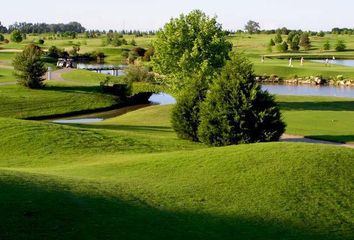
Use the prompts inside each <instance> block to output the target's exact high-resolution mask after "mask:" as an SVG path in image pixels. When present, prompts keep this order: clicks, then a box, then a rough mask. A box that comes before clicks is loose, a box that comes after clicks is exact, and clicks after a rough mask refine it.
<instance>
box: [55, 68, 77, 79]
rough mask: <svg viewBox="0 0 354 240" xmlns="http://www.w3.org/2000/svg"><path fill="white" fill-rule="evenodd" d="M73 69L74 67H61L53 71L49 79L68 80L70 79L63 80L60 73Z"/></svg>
mask: <svg viewBox="0 0 354 240" xmlns="http://www.w3.org/2000/svg"><path fill="white" fill-rule="evenodd" d="M73 70H74V69H72V68H63V69H59V70H56V71H53V72H52V79H51V81H60V82H70V81H67V80H65V79H64V78H63V77H62V76H61V75H62V74H63V73H67V72H71V71H73Z"/></svg>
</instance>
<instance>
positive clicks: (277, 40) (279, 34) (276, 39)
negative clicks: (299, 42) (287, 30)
mask: <svg viewBox="0 0 354 240" xmlns="http://www.w3.org/2000/svg"><path fill="white" fill-rule="evenodd" d="M274 42H275V43H278V44H279V43H282V42H283V38H282V37H281V33H280V32H278V33H277V35H275V38H274Z"/></svg>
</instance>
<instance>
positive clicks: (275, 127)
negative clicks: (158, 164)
mask: <svg viewBox="0 0 354 240" xmlns="http://www.w3.org/2000/svg"><path fill="white" fill-rule="evenodd" d="M254 79H255V78H254V74H253V69H252V64H251V62H250V61H249V60H247V59H246V58H245V57H244V56H242V55H235V56H233V57H232V59H231V61H229V62H228V63H227V64H226V66H225V67H224V69H223V71H222V73H221V76H220V77H219V78H218V79H217V80H216V81H215V83H213V84H212V86H211V88H210V92H209V93H208V94H207V97H206V99H205V102H204V103H203V104H202V107H201V112H200V121H201V123H200V126H199V130H198V133H199V134H198V136H199V140H201V141H202V142H204V143H206V144H209V145H213V146H224V145H232V144H242V143H254V142H268V141H277V140H279V138H280V136H281V135H282V134H283V133H284V131H285V124H284V122H283V121H282V120H281V114H280V110H279V108H278V105H277V104H276V103H275V100H274V98H273V97H272V96H271V95H269V94H268V92H265V91H262V90H261V87H260V86H259V85H258V84H257V83H256V81H255V80H254Z"/></svg>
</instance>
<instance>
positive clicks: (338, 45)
mask: <svg viewBox="0 0 354 240" xmlns="http://www.w3.org/2000/svg"><path fill="white" fill-rule="evenodd" d="M346 48H347V45H345V42H344V41H343V40H338V42H337V43H336V46H335V49H336V51H337V52H343V51H345V49H346Z"/></svg>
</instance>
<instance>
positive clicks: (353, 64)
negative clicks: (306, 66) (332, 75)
mask: <svg viewBox="0 0 354 240" xmlns="http://www.w3.org/2000/svg"><path fill="white" fill-rule="evenodd" d="M311 61H312V62H318V63H324V64H325V63H326V60H325V59H324V60H311ZM329 63H330V64H335V65H341V66H346V67H354V59H347V60H333V59H329Z"/></svg>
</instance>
